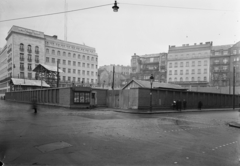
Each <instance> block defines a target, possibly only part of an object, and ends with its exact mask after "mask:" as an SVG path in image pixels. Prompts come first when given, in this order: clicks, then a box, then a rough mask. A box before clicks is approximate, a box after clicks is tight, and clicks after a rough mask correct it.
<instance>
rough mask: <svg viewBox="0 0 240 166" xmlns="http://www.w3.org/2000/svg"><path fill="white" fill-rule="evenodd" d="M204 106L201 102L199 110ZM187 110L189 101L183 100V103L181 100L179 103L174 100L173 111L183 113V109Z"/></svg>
mask: <svg viewBox="0 0 240 166" xmlns="http://www.w3.org/2000/svg"><path fill="white" fill-rule="evenodd" d="M202 106H203V103H202V102H201V101H199V102H198V109H199V110H201V109H202ZM186 108H187V101H186V100H185V99H183V100H182V101H181V100H177V101H175V100H173V103H172V109H173V110H177V111H181V110H182V109H183V110H186Z"/></svg>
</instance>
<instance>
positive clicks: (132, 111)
mask: <svg viewBox="0 0 240 166" xmlns="http://www.w3.org/2000/svg"><path fill="white" fill-rule="evenodd" d="M109 109H111V110H112V111H115V112H122V113H130V114H166V113H188V112H208V111H238V110H239V108H235V109H234V110H233V108H209V109H201V110H199V109H186V110H182V111H177V110H152V112H150V111H149V110H134V109H126V110H124V109H117V108H109ZM104 110H105V109H104ZM106 110H108V108H107V109H106Z"/></svg>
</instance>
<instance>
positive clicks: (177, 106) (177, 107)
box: [176, 100, 179, 111]
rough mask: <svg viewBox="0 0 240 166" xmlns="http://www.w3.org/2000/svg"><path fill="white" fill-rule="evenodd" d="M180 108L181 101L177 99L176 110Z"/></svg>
mask: <svg viewBox="0 0 240 166" xmlns="http://www.w3.org/2000/svg"><path fill="white" fill-rule="evenodd" d="M178 109H179V101H178V100H177V101H176V110H177V111H178Z"/></svg>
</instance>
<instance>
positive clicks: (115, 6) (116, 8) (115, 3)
mask: <svg viewBox="0 0 240 166" xmlns="http://www.w3.org/2000/svg"><path fill="white" fill-rule="evenodd" d="M112 9H113V11H114V12H118V9H119V7H118V6H117V1H115V2H114V6H113V7H112Z"/></svg>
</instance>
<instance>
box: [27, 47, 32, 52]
mask: <svg viewBox="0 0 240 166" xmlns="http://www.w3.org/2000/svg"><path fill="white" fill-rule="evenodd" d="M27 50H28V52H29V53H31V52H32V46H31V45H28V49H27Z"/></svg>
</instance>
